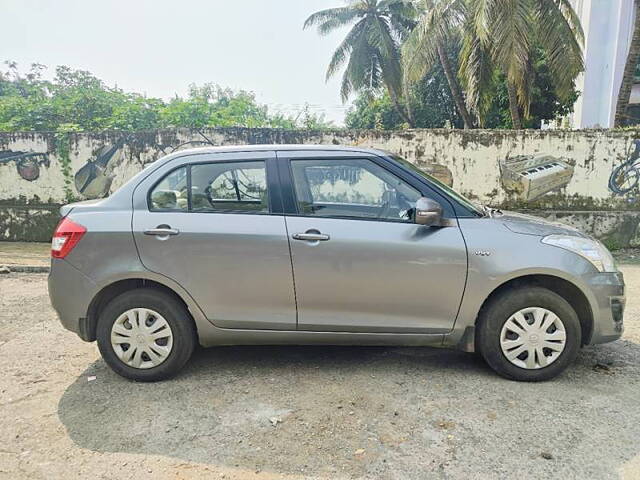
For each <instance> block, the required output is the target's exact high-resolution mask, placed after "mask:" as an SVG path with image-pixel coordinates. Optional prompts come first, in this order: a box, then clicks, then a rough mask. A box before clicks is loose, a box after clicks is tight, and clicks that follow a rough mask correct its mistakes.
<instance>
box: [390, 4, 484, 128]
mask: <svg viewBox="0 0 640 480" xmlns="http://www.w3.org/2000/svg"><path fill="white" fill-rule="evenodd" d="M420 11H421V14H420V17H419V21H418V25H417V26H416V28H414V29H413V31H412V32H411V34H410V35H409V37H408V38H407V40H406V42H405V43H404V45H403V47H402V55H403V57H402V58H403V67H404V72H405V81H406V82H407V83H409V84H413V83H416V82H418V81H420V80H421V79H422V77H424V75H425V74H426V73H427V72H428V71H429V70H431V68H432V67H433V65H434V64H435V63H436V62H440V64H441V65H442V69H443V71H444V74H445V77H446V78H447V83H448V85H449V90H450V91H451V96H452V98H453V101H454V103H455V105H456V109H457V110H458V113H459V114H460V117H461V118H462V122H463V124H464V128H465V129H467V128H472V127H473V120H472V118H471V115H470V114H469V110H468V109H467V105H466V104H465V98H464V95H463V94H462V88H460V83H459V81H458V77H457V74H456V70H457V68H454V67H453V66H452V65H451V62H450V60H449V57H448V56H447V52H446V47H445V46H446V45H448V44H449V43H450V42H452V41H457V38H458V37H459V31H460V26H461V25H462V24H463V22H464V18H465V12H466V6H465V3H464V2H463V1H461V0H458V1H452V2H443V1H440V2H438V1H434V0H422V2H421V9H420Z"/></svg>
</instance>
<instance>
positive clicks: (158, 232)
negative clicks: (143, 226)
mask: <svg viewBox="0 0 640 480" xmlns="http://www.w3.org/2000/svg"><path fill="white" fill-rule="evenodd" d="M179 233H180V230H178V229H176V228H160V227H158V228H151V229H149V230H145V231H144V234H145V235H155V236H157V237H167V236H169V235H178V234H179Z"/></svg>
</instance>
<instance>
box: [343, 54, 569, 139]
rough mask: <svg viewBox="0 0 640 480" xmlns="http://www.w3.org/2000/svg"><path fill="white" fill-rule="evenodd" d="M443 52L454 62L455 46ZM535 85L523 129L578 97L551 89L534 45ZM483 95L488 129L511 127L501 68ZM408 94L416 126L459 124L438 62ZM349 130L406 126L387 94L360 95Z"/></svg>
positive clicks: (556, 113)
mask: <svg viewBox="0 0 640 480" xmlns="http://www.w3.org/2000/svg"><path fill="white" fill-rule="evenodd" d="M446 48H447V56H448V57H449V59H450V61H451V62H452V63H455V61H456V58H457V56H458V54H459V45H458V43H457V42H452V43H450V44H449V45H447V47H446ZM532 63H533V73H534V83H533V86H532V91H531V107H530V115H529V117H527V118H526V119H525V120H524V126H525V127H526V128H540V126H541V124H542V122H543V121H544V120H552V119H555V118H558V117H562V116H565V115H567V114H568V113H569V112H570V111H571V109H572V108H573V104H574V103H575V100H576V99H577V97H578V93H577V91H576V90H575V89H573V90H572V92H571V94H570V95H569V96H568V97H566V98H560V97H558V95H557V94H556V92H555V86H554V83H553V78H552V76H551V75H550V73H549V68H548V65H547V61H546V58H545V56H544V51H543V50H542V49H541V48H536V49H535V52H534V57H533V62H532ZM487 96H488V97H489V98H490V102H489V103H488V105H487V108H486V113H485V116H484V126H485V127H487V128H513V124H512V121H511V114H510V110H509V96H508V92H507V85H506V79H505V77H504V75H503V74H501V73H500V72H499V71H497V70H496V71H495V72H493V73H492V76H491V82H490V83H489V87H488V91H487ZM409 98H410V99H411V108H412V110H413V112H414V116H415V123H416V126H417V127H420V128H442V127H445V126H451V127H455V128H462V127H463V120H462V119H461V117H460V115H459V114H458V111H457V108H456V105H455V102H454V100H453V98H452V96H451V91H450V90H449V87H448V81H447V78H446V75H445V73H444V69H443V67H442V65H441V64H440V63H436V64H434V65H433V67H432V69H431V70H430V71H429V72H428V73H427V75H425V76H424V77H423V78H422V79H421V80H420V81H419V82H418V83H417V84H415V85H413V86H412V87H411V89H410V95H409ZM346 124H347V127H349V128H381V129H397V128H402V127H403V125H404V122H403V120H402V119H401V118H400V117H399V116H398V115H397V114H396V112H395V110H394V109H393V107H392V105H391V102H390V100H389V98H388V96H386V95H374V94H371V93H369V94H362V95H360V96H359V97H358V98H357V99H356V102H355V104H354V107H353V108H352V109H351V110H350V111H349V113H348V114H347V117H346Z"/></svg>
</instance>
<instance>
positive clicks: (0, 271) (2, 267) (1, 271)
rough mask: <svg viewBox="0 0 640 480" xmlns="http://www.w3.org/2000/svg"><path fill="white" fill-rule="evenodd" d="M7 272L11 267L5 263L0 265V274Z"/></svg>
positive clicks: (9, 271)
mask: <svg viewBox="0 0 640 480" xmlns="http://www.w3.org/2000/svg"><path fill="white" fill-rule="evenodd" d="M7 273H11V269H10V268H9V267H7V266H6V265H2V266H0V275H6V274H7Z"/></svg>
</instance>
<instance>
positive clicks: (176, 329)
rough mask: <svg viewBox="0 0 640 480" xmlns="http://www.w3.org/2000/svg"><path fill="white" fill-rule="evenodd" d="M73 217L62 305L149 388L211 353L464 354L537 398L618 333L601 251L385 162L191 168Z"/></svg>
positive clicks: (66, 224) (292, 158) (107, 356)
mask: <svg viewBox="0 0 640 480" xmlns="http://www.w3.org/2000/svg"><path fill="white" fill-rule="evenodd" d="M61 214H62V217H63V218H62V220H61V222H60V224H59V225H58V227H57V229H56V231H55V233H54V235H53V239H52V260H51V274H50V276H49V294H50V297H51V302H52V304H53V306H54V308H55V310H56V312H57V313H58V316H59V317H60V320H61V322H62V324H63V325H64V326H65V327H66V328H67V329H69V330H71V331H73V332H75V333H77V334H78V335H79V336H80V338H81V339H82V340H85V341H89V342H92V341H96V340H97V343H98V347H99V349H100V352H101V354H102V356H103V358H104V360H105V362H106V363H107V364H108V365H109V366H110V367H111V368H112V369H113V370H114V371H115V372H116V373H118V374H120V375H122V376H124V377H127V378H130V379H134V380H138V381H155V380H161V379H165V378H168V377H170V376H171V375H174V374H175V373H176V372H178V371H179V370H180V368H181V367H182V366H183V365H184V364H185V363H186V362H187V361H188V360H189V357H190V356H191V354H192V352H193V350H194V347H195V346H196V345H197V344H198V343H199V344H200V345H202V346H205V347H208V346H216V345H255V344H272V345H273V344H331V345H354V346H356V345H411V346H430V347H451V348H457V349H461V350H464V351H476V352H478V353H479V354H480V355H481V356H482V357H483V358H484V359H485V360H486V362H487V363H488V364H489V365H490V366H491V368H493V369H494V370H495V371H496V372H497V373H498V374H500V375H502V376H504V377H507V378H510V379H515V380H523V381H539V380H546V379H550V378H553V377H555V376H556V375H558V374H559V373H560V372H562V371H563V370H564V369H565V368H566V367H567V366H568V365H569V364H570V363H571V362H572V361H573V360H574V359H575V357H576V355H577V353H578V350H579V348H580V347H581V346H583V345H590V344H597V343H604V342H610V341H613V340H616V339H617V338H619V337H620V336H621V334H622V330H623V321H622V317H623V310H624V304H625V297H624V281H623V277H622V274H621V273H620V272H619V271H618V270H617V268H616V265H615V263H614V261H613V258H612V256H611V254H610V253H609V252H608V251H607V249H606V248H605V247H604V246H603V245H602V244H601V243H600V242H598V241H597V240H594V239H593V238H590V237H589V236H587V235H584V234H582V233H580V232H579V231H577V230H575V229H573V228H570V227H568V226H564V225H561V224H556V223H550V222H546V221H543V220H541V219H538V218H534V217H531V216H525V215H520V214H516V213H509V212H504V213H503V212H501V211H498V210H495V209H491V208H488V207H482V206H478V205H475V204H474V203H472V202H471V201H469V200H467V199H466V198H465V197H463V196H462V195H460V194H459V193H456V192H455V191H453V190H452V189H451V188H449V187H448V186H446V185H444V184H442V183H441V182H439V181H438V180H436V179H435V178H433V177H431V176H429V175H428V174H426V173H424V172H422V171H421V170H419V169H418V168H416V167H415V166H413V165H412V164H410V163H408V162H407V161H405V160H403V159H401V158H399V157H397V156H393V155H391V154H388V153H386V152H382V151H378V150H370V149H363V148H348V147H327V146H305V145H290V146H283V145H262V146H237V147H213V148H204V149H195V150H185V151H180V152H177V153H174V154H172V155H169V156H166V157H164V158H162V159H160V160H157V161H156V162H154V163H153V164H151V165H149V166H148V167H147V168H145V169H144V170H143V171H141V172H140V173H138V174H137V175H136V176H135V177H133V178H132V179H131V180H130V181H129V182H127V183H126V184H125V185H124V186H122V187H121V188H120V189H119V190H117V191H116V192H114V193H113V194H112V195H111V196H110V197H108V198H105V199H102V200H92V201H86V202H80V203H73V204H70V205H66V206H64V207H62V209H61Z"/></svg>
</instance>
